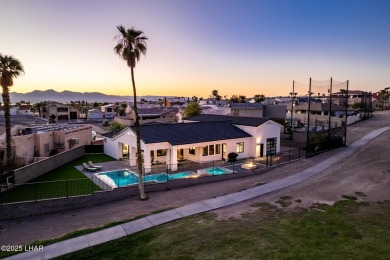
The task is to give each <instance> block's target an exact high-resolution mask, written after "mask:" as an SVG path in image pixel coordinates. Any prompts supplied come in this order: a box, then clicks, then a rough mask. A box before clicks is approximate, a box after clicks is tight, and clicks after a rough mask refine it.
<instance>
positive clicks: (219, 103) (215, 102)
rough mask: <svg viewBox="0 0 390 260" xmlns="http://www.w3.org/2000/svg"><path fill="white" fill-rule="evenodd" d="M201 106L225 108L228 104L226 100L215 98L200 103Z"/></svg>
mask: <svg viewBox="0 0 390 260" xmlns="http://www.w3.org/2000/svg"><path fill="white" fill-rule="evenodd" d="M198 103H199V105H201V106H202V105H215V106H218V107H224V106H226V105H227V104H228V102H227V100H226V99H220V100H217V99H215V98H205V99H202V100H199V101H198Z"/></svg>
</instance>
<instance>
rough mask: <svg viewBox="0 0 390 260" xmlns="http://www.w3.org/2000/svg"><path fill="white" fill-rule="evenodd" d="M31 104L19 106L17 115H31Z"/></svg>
mask: <svg viewBox="0 0 390 260" xmlns="http://www.w3.org/2000/svg"><path fill="white" fill-rule="evenodd" d="M31 108H32V106H28V105H25V106H19V107H18V110H17V114H18V115H33V114H34V113H33V112H32V111H31Z"/></svg>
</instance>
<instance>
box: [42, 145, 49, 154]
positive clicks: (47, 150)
mask: <svg viewBox="0 0 390 260" xmlns="http://www.w3.org/2000/svg"><path fill="white" fill-rule="evenodd" d="M43 149H44V151H45V153H49V144H44V145H43Z"/></svg>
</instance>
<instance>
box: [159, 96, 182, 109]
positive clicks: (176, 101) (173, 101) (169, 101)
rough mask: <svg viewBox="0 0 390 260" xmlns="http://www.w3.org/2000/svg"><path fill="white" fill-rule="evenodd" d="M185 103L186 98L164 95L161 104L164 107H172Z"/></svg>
mask: <svg viewBox="0 0 390 260" xmlns="http://www.w3.org/2000/svg"><path fill="white" fill-rule="evenodd" d="M185 103H187V100H186V99H185V98H167V97H164V99H163V102H162V105H163V106H164V107H172V106H175V105H179V106H181V105H184V104H185Z"/></svg>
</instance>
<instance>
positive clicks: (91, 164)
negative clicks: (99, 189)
mask: <svg viewBox="0 0 390 260" xmlns="http://www.w3.org/2000/svg"><path fill="white" fill-rule="evenodd" d="M88 165H89V166H91V167H92V168H96V169H98V170H101V169H102V166H98V165H94V164H93V163H92V162H91V161H89V162H88Z"/></svg>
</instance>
